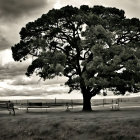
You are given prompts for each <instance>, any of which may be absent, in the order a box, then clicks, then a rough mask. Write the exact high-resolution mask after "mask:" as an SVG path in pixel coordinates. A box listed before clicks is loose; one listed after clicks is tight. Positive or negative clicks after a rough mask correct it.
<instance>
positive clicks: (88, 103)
mask: <svg viewBox="0 0 140 140" xmlns="http://www.w3.org/2000/svg"><path fill="white" fill-rule="evenodd" d="M90 100H91V97H89V96H88V95H83V111H92V108H91V101H90Z"/></svg>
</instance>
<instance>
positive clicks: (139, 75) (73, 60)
mask: <svg viewBox="0 0 140 140" xmlns="http://www.w3.org/2000/svg"><path fill="white" fill-rule="evenodd" d="M20 38H21V39H20V42H19V43H18V44H15V45H14V46H13V47H12V52H13V58H14V60H15V61H23V60H26V59H27V58H28V57H29V56H34V58H35V59H34V60H33V62H32V63H31V65H29V67H28V69H27V72H26V75H27V76H31V75H32V74H33V73H34V72H35V73H36V74H37V75H38V76H39V77H41V78H43V79H44V80H45V79H50V78H54V77H55V76H57V75H59V76H62V75H63V76H66V77H68V81H67V82H66V85H68V86H69V87H70V92H71V91H72V90H75V89H76V90H81V93H82V94H83V99H84V102H83V103H84V105H83V110H90V109H91V106H90V99H91V97H93V96H95V95H96V94H98V93H99V92H100V90H101V89H106V88H109V89H111V90H113V91H114V92H115V93H119V94H125V92H126V91H129V92H138V91H139V90H140V83H139V82H140V21H139V19H137V18H132V19H128V18H126V17H125V12H124V11H123V10H119V9H116V8H110V7H103V6H94V7H89V6H87V5H82V6H81V7H80V8H76V7H72V6H66V7H63V8H61V9H52V10H50V11H49V12H48V13H47V14H43V15H42V16H41V17H40V18H38V19H37V20H35V21H34V22H29V23H28V24H27V25H26V27H23V28H22V29H21V31H20Z"/></svg>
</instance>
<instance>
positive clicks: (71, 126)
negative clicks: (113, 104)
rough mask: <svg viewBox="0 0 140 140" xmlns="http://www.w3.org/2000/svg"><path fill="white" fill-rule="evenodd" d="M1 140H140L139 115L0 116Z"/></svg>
mask: <svg viewBox="0 0 140 140" xmlns="http://www.w3.org/2000/svg"><path fill="white" fill-rule="evenodd" d="M0 118H1V121H0V130H1V133H0V139H1V140H25V139H26V140H71V139H72V140H93V139H95V140H139V139H140V133H139V130H140V111H138V110H134V111H133V110H123V111H109V110H106V111H93V112H90V113H88V112H79V111H78V112H48V113H45V112H44V113H41V114H40V113H39V112H38V113H33V112H32V113H28V114H27V113H20V114H17V115H16V116H8V115H1V116H0Z"/></svg>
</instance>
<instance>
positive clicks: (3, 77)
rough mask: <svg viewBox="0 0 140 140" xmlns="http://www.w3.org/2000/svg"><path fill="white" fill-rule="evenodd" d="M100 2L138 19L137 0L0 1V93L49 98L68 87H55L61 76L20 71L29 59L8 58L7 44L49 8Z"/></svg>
mask: <svg viewBox="0 0 140 140" xmlns="http://www.w3.org/2000/svg"><path fill="white" fill-rule="evenodd" d="M83 4H85V5H89V6H93V5H103V6H109V7H117V8H119V9H123V10H124V11H125V14H126V17H128V18H132V17H137V18H140V0H0V96H14V95H15V96H31V95H32V96H40V95H46V96H47V95H52V96H53V97H55V95H56V96H59V95H60V94H61V97H62V95H63V96H64V93H67V91H68V88H63V87H59V88H60V89H58V86H57V84H59V83H64V81H65V80H66V79H65V78H59V77H56V78H55V79H54V80H50V81H48V80H47V81H45V82H43V81H39V78H38V77H36V76H33V77H32V78H27V77H26V76H25V75H24V73H25V72H26V68H27V66H28V65H29V64H30V60H28V61H26V62H23V63H20V62H14V60H13V59H12V52H11V46H13V45H14V44H15V43H18V42H19V32H20V29H21V28H22V27H23V26H25V25H26V23H28V22H29V21H34V20H35V19H37V18H38V17H40V16H41V15H42V14H43V13H47V12H48V11H49V10H50V9H52V8H61V7H63V6H66V5H73V6H77V7H79V6H80V5H83Z"/></svg>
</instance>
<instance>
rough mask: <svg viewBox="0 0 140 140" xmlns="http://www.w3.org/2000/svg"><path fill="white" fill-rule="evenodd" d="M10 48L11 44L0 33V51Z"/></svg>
mask: <svg viewBox="0 0 140 140" xmlns="http://www.w3.org/2000/svg"><path fill="white" fill-rule="evenodd" d="M10 46H11V43H10V42H9V41H8V40H7V39H6V38H5V37H3V36H2V34H1V33H0V51H1V50H5V49H8V48H9V47H10Z"/></svg>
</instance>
